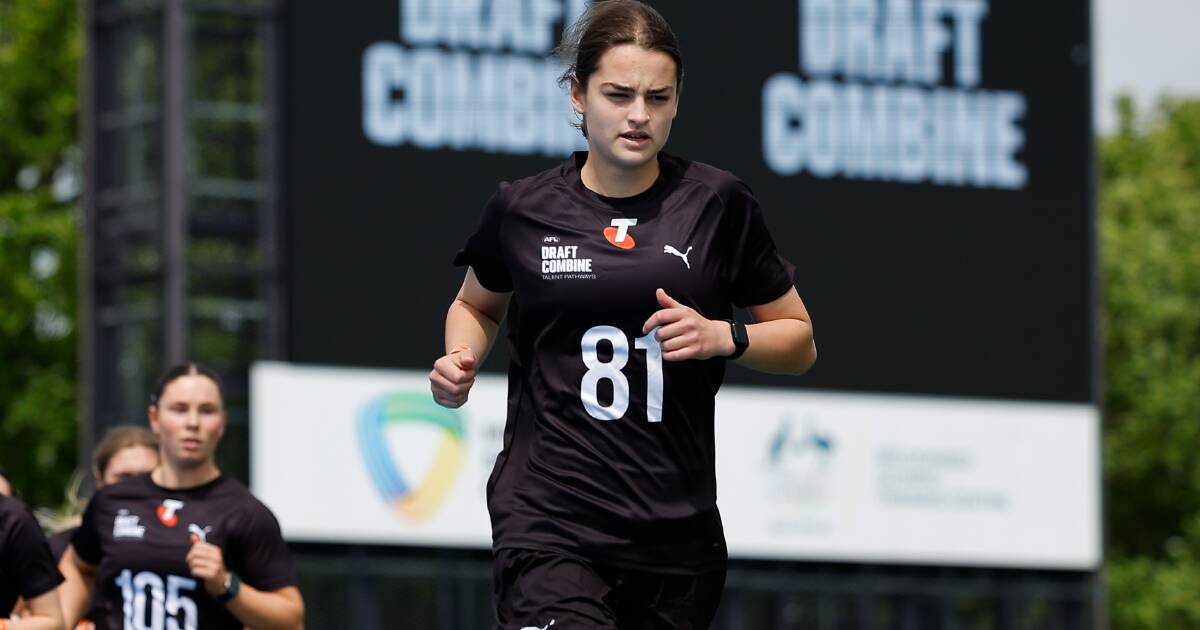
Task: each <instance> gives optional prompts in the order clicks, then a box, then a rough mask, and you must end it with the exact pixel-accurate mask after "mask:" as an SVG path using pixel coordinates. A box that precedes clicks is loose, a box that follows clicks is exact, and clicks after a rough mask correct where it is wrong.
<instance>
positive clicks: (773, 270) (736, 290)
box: [725, 181, 796, 308]
mask: <svg viewBox="0 0 1200 630" xmlns="http://www.w3.org/2000/svg"><path fill="white" fill-rule="evenodd" d="M725 212H726V229H728V230H729V235H730V238H731V243H730V248H729V252H730V257H729V261H728V264H727V267H726V280H727V282H728V286H729V293H730V301H731V302H733V303H734V305H736V306H738V307H739V308H745V307H748V306H757V305H759V304H766V303H768V302H771V301H774V300H776V299H778V298H779V297H780V296H782V295H783V294H784V293H787V291H788V290H789V289H791V288H792V286H793V283H794V281H795V274H796V268H795V266H793V265H792V263H790V262H788V260H787V259H785V258H784V257H783V256H781V255H779V252H778V251H777V250H776V249H775V241H774V239H772V238H771V233H770V232H769V231H768V230H767V223H766V220H765V219H764V218H763V213H762V208H760V207H759V205H758V200H757V199H755V198H754V193H752V192H751V191H750V188H749V187H748V186H746V185H745V184H744V183H742V182H740V181H739V182H737V183H736V185H734V186H732V187H731V191H730V192H729V195H728V198H727V199H726V201H725Z"/></svg>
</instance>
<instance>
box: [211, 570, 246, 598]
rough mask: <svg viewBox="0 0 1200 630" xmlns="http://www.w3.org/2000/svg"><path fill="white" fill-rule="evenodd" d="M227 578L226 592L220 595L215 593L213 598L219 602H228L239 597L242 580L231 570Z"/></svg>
mask: <svg viewBox="0 0 1200 630" xmlns="http://www.w3.org/2000/svg"><path fill="white" fill-rule="evenodd" d="M226 576H227V577H226V578H225V592H224V593H221V594H220V595H214V596H213V599H215V600H217V603H218V604H221V605H225V604H228V603H229V601H230V600H232V599H233V598H234V597H237V594H238V591H239V590H241V587H242V580H241V578H239V577H238V575H237V574H236V573H234V572H233V571H230V572H229V573H227V574H226Z"/></svg>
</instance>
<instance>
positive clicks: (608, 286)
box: [455, 153, 794, 573]
mask: <svg viewBox="0 0 1200 630" xmlns="http://www.w3.org/2000/svg"><path fill="white" fill-rule="evenodd" d="M586 159H587V154H586V153H579V154H576V155H575V156H574V157H572V158H570V159H568V160H567V161H566V162H564V163H563V164H562V165H561V166H559V167H557V168H553V169H551V170H548V171H546V172H543V173H541V174H538V175H536V176H534V177H530V178H527V179H523V180H520V181H517V182H514V183H512V184H506V185H501V187H500V190H499V191H498V192H497V193H496V194H495V195H494V196H493V197H492V199H491V201H490V202H489V203H488V205H487V207H486V208H485V209H484V212H483V216H482V219H481V221H480V224H479V227H478V229H477V230H476V232H475V233H474V234H473V235H472V236H471V237H470V238H469V239H468V241H467V243H466V245H465V246H464V247H463V249H462V251H460V252H459V254H458V256H457V257H456V258H455V264H457V265H470V266H471V268H472V269H473V270H474V271H475V274H476V276H477V277H478V278H479V282H480V284H482V285H483V286H484V287H485V288H487V289H489V290H491V291H497V292H507V291H512V292H513V300H512V302H511V304H510V308H509V313H508V338H509V343H510V345H511V356H512V360H511V364H510V365H509V373H508V374H509V377H508V383H509V392H508V422H507V425H506V427H505V435H504V448H503V450H502V451H501V453H500V455H499V456H498V458H497V460H496V466H495V469H494V470H493V472H492V477H491V479H490V481H489V484H488V508H489V512H490V513H491V517H492V533H493V539H494V540H493V544H494V547H495V548H496V549H500V548H505V547H516V548H532V549H548V550H553V551H558V552H563V553H567V554H574V555H579V556H582V557H584V558H586V559H591V560H595V561H602V562H605V563H609V564H614V565H619V566H626V567H631V568H640V569H643V570H652V571H662V572H679V573H696V572H702V571H707V570H711V569H713V568H716V567H719V566H721V565H722V564H723V563H724V561H725V558H726V550H725V540H724V533H723V531H722V529H721V522H720V515H719V514H718V512H717V508H716V474H715V444H714V438H713V407H714V396H715V395H716V393H717V389H718V388H719V387H720V385H721V381H722V379H723V378H724V374H725V360H724V359H720V358H716V359H710V360H706V361H681V362H671V361H663V360H662V359H661V353H660V348H659V344H658V342H657V341H656V340H655V339H654V337H653V332H654V331H651V333H650V334H649V335H643V334H642V325H643V323H645V321H646V319H647V318H649V317H650V315H652V314H653V313H654V312H656V311H658V310H659V309H660V308H661V307H660V306H659V304H658V302H657V300H656V298H655V289H657V288H660V287H661V288H662V289H664V290H665V291H666V292H667V293H668V294H669V295H670V296H671V297H673V298H675V299H676V300H678V301H679V302H681V303H683V304H685V305H687V306H689V307H691V308H694V309H695V310H697V311H698V312H699V313H700V314H702V315H703V316H705V317H707V318H709V319H726V318H729V317H731V316H732V312H733V306H735V305H736V306H751V305H758V304H765V303H767V302H770V301H772V300H775V299H776V298H779V297H780V296H782V295H783V294H784V293H786V292H787V291H788V290H789V289H790V288H791V287H792V280H793V274H794V268H793V267H792V265H791V264H790V263H788V262H787V261H786V260H784V259H783V258H782V257H780V256H779V255H778V253H777V252H776V249H775V244H774V242H773V241H772V240H771V236H770V234H769V233H768V232H767V228H766V225H765V223H764V221H763V217H762V212H761V210H760V208H759V206H758V203H757V202H756V201H755V199H754V196H753V194H752V193H751V192H750V189H749V188H748V187H747V186H746V185H745V184H744V183H742V182H741V181H740V180H738V179H737V178H736V177H734V176H733V175H732V174H730V173H728V172H726V171H722V170H719V169H716V168H713V167H711V166H707V165H704V164H700V163H697V162H692V161H688V160H683V159H680V158H676V157H673V156H669V155H665V154H660V156H659V164H660V172H661V174H660V176H659V178H658V180H657V181H656V182H655V183H654V185H652V186H651V187H650V188H649V189H648V190H646V191H645V192H643V193H641V194H638V195H636V196H634V197H629V198H622V199H613V198H605V197H601V196H600V195H597V194H596V193H594V192H592V191H590V190H588V189H587V188H586V187H585V186H584V185H583V183H582V181H581V180H580V175H579V169H580V168H581V167H582V165H583V164H584V163H585V161H586Z"/></svg>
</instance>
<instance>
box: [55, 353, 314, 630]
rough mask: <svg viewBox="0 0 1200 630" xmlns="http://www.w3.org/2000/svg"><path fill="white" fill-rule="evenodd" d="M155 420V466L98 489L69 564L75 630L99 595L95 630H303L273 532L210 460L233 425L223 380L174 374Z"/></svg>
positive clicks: (270, 518)
mask: <svg viewBox="0 0 1200 630" xmlns="http://www.w3.org/2000/svg"><path fill="white" fill-rule="evenodd" d="M149 416H150V428H151V429H153V431H154V433H155V434H156V435H157V436H158V438H159V442H160V446H159V465H158V467H156V468H155V469H154V470H153V472H151V473H149V474H146V475H140V476H137V477H131V478H129V479H126V480H124V481H119V482H117V483H115V484H112V485H109V486H105V487H104V488H101V489H100V490H98V491H97V492H96V496H94V497H93V498H92V500H91V501H90V502H89V503H88V507H87V510H86V511H85V512H84V514H83V524H82V525H81V526H80V528H79V531H78V532H77V533H76V535H75V537H74V538H73V539H72V541H71V546H70V547H68V548H67V551H66V553H65V554H63V559H62V561H61V563H60V565H59V566H60V568H61V569H62V571H63V574H64V575H65V576H66V578H67V581H66V583H65V584H64V585H63V587H62V589H61V591H62V599H63V608H64V610H65V612H66V614H65V617H66V621H67V625H68V627H74V625H75V623H76V622H77V621H78V620H79V618H80V616H81V615H83V613H84V611H85V610H86V608H87V605H88V603H89V601H91V598H92V596H93V594H94V595H95V605H96V607H97V608H98V609H99V614H98V615H97V617H96V618H94V621H95V623H96V627H97V628H98V629H100V630H107V629H122V628H145V629H146V630H163V629H165V628H178V629H180V630H196V629H197V628H203V629H204V630H208V629H210V628H213V629H221V630H224V629H239V630H240V629H241V628H242V627H243V626H248V627H251V628H255V629H256V630H264V629H274V628H281V629H282V628H300V627H302V624H303V619H304V602H303V600H302V599H301V597H300V591H299V589H298V588H297V587H296V578H295V574H294V571H293V569H292V563H291V558H290V556H289V554H288V549H287V545H286V544H285V543H284V541H283V536H282V535H281V533H280V530H279V524H278V522H277V521H276V520H275V517H274V515H273V514H271V511H270V510H268V509H267V507H266V506H264V505H263V504H262V503H261V502H259V501H258V499H256V498H254V496H253V495H251V494H250V492H249V491H248V490H247V489H246V488H245V486H243V485H242V484H240V483H238V482H237V481H236V480H234V479H232V478H230V477H226V476H224V475H222V474H221V471H220V470H219V469H218V468H217V465H216V462H215V461H214V455H215V453H216V449H217V444H218V443H219V442H220V440H221V436H222V435H223V434H224V432H225V425H226V422H227V421H228V418H227V416H226V413H225V410H224V407H223V402H222V396H221V389H220V384H219V381H218V379H217V376H216V375H215V374H214V373H213V372H211V371H210V370H208V369H206V368H204V367H201V366H198V365H195V364H186V365H180V366H177V367H174V368H171V369H170V370H168V371H167V372H166V373H165V374H164V375H163V377H162V379H161V380H160V381H159V384H158V387H157V388H156V390H155V394H154V397H153V399H152V400H151V405H150V407H149Z"/></svg>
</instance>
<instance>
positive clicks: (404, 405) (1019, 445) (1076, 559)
mask: <svg viewBox="0 0 1200 630" xmlns="http://www.w3.org/2000/svg"><path fill="white" fill-rule="evenodd" d="M251 387H252V404H251V440H252V445H251V446H252V457H251V462H252V466H253V467H252V471H251V473H252V481H253V489H254V492H255V494H257V495H258V496H259V497H260V498H261V499H262V500H263V501H264V502H266V503H267V505H269V506H270V507H271V509H272V510H274V511H275V514H276V516H278V518H279V520H280V523H281V524H282V526H283V530H284V533H285V535H286V536H287V537H288V539H290V540H297V541H313V542H356V543H384V544H393V543H394V544H407V545H427V546H460V547H461V546H467V547H487V546H489V545H490V543H491V534H490V528H489V523H488V516H487V508H486V505H485V502H484V493H485V487H486V484H487V479H488V475H489V474H490V473H491V468H492V463H493V461H494V460H495V456H496V453H497V452H499V450H500V446H501V443H502V439H503V431H504V419H505V413H506V406H507V404H506V398H507V395H506V383H505V379H504V377H502V376H493V375H483V376H481V377H480V378H479V379H478V380H477V381H476V384H475V387H474V388H473V389H472V391H471V400H470V402H468V404H467V405H466V406H465V407H464V408H463V409H460V410H449V409H444V408H442V407H439V406H438V405H436V404H435V403H433V401H432V400H431V398H430V396H429V386H428V381H427V375H426V373H425V372H417V371H410V370H403V371H385V370H360V369H347V368H325V367H310V366H299V365H291V364H283V363H260V364H258V365H256V366H255V368H254V370H253V372H252V377H251ZM1098 423H1099V419H1098V414H1097V413H1096V410H1095V409H1094V408H1093V407H1091V406H1087V405H1078V404H1052V403H1016V402H998V401H981V400H965V399H939V398H921V397H900V396H874V395H862V394H828V393H815V392H801V391H795V392H791V391H786V390H781V389H762V388H745V387H724V388H722V390H721V393H720V395H719V396H718V399H717V427H716V435H717V480H718V493H719V499H718V504H719V505H720V508H721V514H722V517H723V519H724V523H725V533H726V538H727V540H728V543H729V551H730V555H732V556H734V557H743V558H763V559H780V558H787V559H808V560H840V561H869V562H894V563H925V564H961V565H981V566H995V567H1040V568H1063V569H1093V568H1095V567H1097V566H1099V564H1100V499H1099V488H1100V480H1099V447H1100V445H1099V427H1098Z"/></svg>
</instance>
